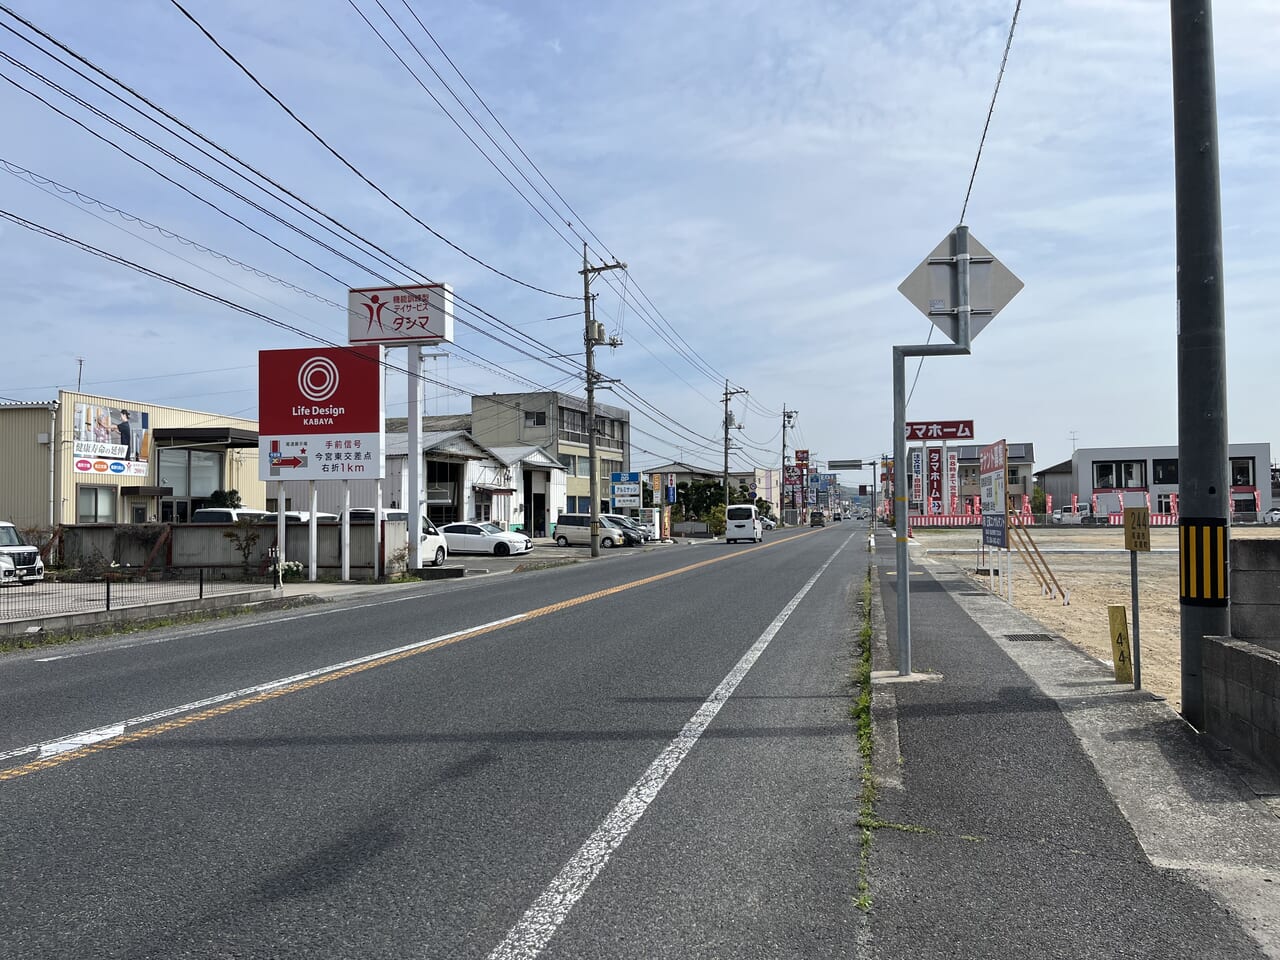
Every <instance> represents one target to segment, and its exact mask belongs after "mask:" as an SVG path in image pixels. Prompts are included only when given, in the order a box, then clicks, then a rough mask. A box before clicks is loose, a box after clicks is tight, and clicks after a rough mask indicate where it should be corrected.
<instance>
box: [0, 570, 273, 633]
mask: <svg viewBox="0 0 1280 960" xmlns="http://www.w3.org/2000/svg"><path fill="white" fill-rule="evenodd" d="M270 582H271V581H270V579H269V578H263V579H262V580H261V581H260V582H259V581H252V582H251V581H246V580H244V579H237V580H229V579H227V578H226V571H224V570H217V569H206V568H203V567H200V568H185V569H170V570H166V571H165V572H164V573H163V574H150V575H144V576H139V575H137V574H133V573H129V572H122V573H114V572H113V573H107V574H105V575H104V576H102V577H100V578H95V579H91V580H56V579H53V578H52V577H51V576H47V577H46V579H45V580H44V581H43V582H41V583H30V584H27V585H25V586H8V587H4V588H3V589H0V622H9V621H15V620H34V619H38V618H41V617H59V616H69V615H74V614H77V613H93V612H97V611H102V610H121V609H124V608H126V607H143V606H149V605H151V604H156V603H167V602H172V601H178V600H200V599H203V598H205V597H209V596H217V595H225V594H230V593H240V592H242V591H244V590H245V589H247V588H251V587H257V586H264V585H269V584H270Z"/></svg>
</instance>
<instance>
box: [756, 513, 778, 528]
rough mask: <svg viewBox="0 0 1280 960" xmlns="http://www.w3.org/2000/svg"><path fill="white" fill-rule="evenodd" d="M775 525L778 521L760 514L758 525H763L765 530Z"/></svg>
mask: <svg viewBox="0 0 1280 960" xmlns="http://www.w3.org/2000/svg"><path fill="white" fill-rule="evenodd" d="M777 525H778V522H777V521H776V520H774V519H773V517H765V516H762V517H761V518H760V526H762V527H764V528H765V529H766V530H772V529H774V528H775V527H777Z"/></svg>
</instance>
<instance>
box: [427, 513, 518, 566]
mask: <svg viewBox="0 0 1280 960" xmlns="http://www.w3.org/2000/svg"><path fill="white" fill-rule="evenodd" d="M440 532H441V533H442V534H444V540H445V543H446V544H448V547H449V552H450V553H491V554H493V555H494V556H495V557H506V556H510V555H512V554H516V553H528V552H529V551H530V550H532V549H533V541H532V540H530V539H529V538H528V537H526V536H525V535H524V534H523V533H512V532H510V531H509V530H503V529H502V528H501V527H500V526H498V525H497V524H496V523H488V522H485V523H446V524H445V525H444V526H443V527H441V528H440Z"/></svg>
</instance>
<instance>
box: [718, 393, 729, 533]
mask: <svg viewBox="0 0 1280 960" xmlns="http://www.w3.org/2000/svg"><path fill="white" fill-rule="evenodd" d="M720 482H721V484H722V485H723V486H724V508H725V510H726V511H727V510H728V509H729V381H728V379H726V380H725V382H724V473H722V474H721V480H720Z"/></svg>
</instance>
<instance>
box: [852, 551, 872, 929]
mask: <svg viewBox="0 0 1280 960" xmlns="http://www.w3.org/2000/svg"><path fill="white" fill-rule="evenodd" d="M871 572H872V570H871V567H870V566H868V567H867V579H866V581H865V582H864V583H863V584H862V596H861V598H860V599H859V604H858V605H859V607H860V610H861V621H862V622H861V625H860V626H859V629H858V655H857V661H856V663H855V665H854V669H853V685H854V691H855V696H854V701H853V705H852V706H851V707H850V708H849V715H850V716H851V717H852V718H853V724H854V731H855V733H856V735H857V739H858V759H859V761H860V764H861V767H860V770H859V772H858V779H859V783H860V789H859V794H858V827H859V839H858V884H857V888H858V895H857V897H856V898H855V899H854V905H855V906H857V908H858V909H859V910H862V911H864V912H866V911H868V910H870V909H871V881H870V872H871V837H872V829H873V827H872V824H874V823H875V802H876V781H875V776H874V774H873V773H872V772H871V752H872V747H873V743H874V737H873V735H872V729H871V638H872V636H873V633H872V627H871V590H872V581H871Z"/></svg>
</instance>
